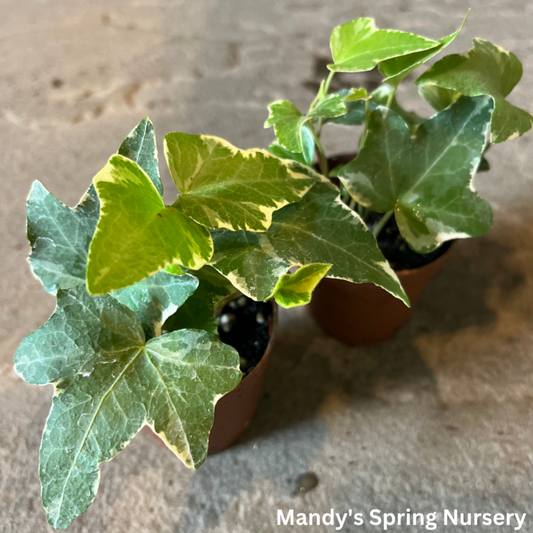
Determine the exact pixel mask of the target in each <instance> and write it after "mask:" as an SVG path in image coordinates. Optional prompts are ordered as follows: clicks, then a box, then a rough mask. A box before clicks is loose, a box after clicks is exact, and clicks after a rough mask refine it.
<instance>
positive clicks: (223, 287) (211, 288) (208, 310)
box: [163, 265, 238, 334]
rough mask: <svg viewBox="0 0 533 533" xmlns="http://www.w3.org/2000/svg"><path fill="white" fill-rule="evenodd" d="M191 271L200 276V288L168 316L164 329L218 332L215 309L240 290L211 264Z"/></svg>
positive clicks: (197, 276)
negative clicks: (192, 329)
mask: <svg viewBox="0 0 533 533" xmlns="http://www.w3.org/2000/svg"><path fill="white" fill-rule="evenodd" d="M191 272H192V274H193V275H194V276H195V277H196V278H198V281H199V286H198V289H196V291H194V293H193V294H192V295H191V296H190V297H189V298H188V299H187V301H186V302H185V303H184V304H183V305H182V306H180V308H179V309H178V310H177V311H176V312H175V313H174V314H173V315H172V316H170V317H169V318H168V320H167V321H166V322H165V323H164V325H163V330H164V331H173V330H175V329H179V328H194V329H203V330H205V331H208V332H209V333H213V334H218V331H217V323H216V319H215V309H216V307H217V305H218V304H219V303H220V302H221V301H222V300H223V299H224V298H227V297H228V296H231V295H232V294H235V293H236V292H238V291H237V289H235V287H233V285H232V284H231V283H230V282H229V281H228V280H227V279H226V278H225V277H224V276H222V275H220V274H219V273H218V272H217V271H216V270H215V269H214V268H212V267H210V266H207V265H206V266H204V267H203V268H202V269H200V270H198V271H191Z"/></svg>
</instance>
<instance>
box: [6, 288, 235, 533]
mask: <svg viewBox="0 0 533 533" xmlns="http://www.w3.org/2000/svg"><path fill="white" fill-rule="evenodd" d="M161 307H162V308H163V307H164V304H161ZM158 320H160V318H159V319H158ZM87 332H90V335H88V333H87ZM15 369H16V371H17V372H18V373H19V374H20V375H21V376H22V377H23V379H25V380H26V381H27V382H29V383H34V384H38V385H44V384H47V383H53V384H54V386H55V388H56V394H55V396H54V398H53V403H52V410H51V412H50V415H49V417H48V420H47V423H46V428H45V431H44V433H43V439H42V444H41V451H40V479H41V484H42V499H43V505H44V507H45V509H46V512H47V519H48V522H49V523H50V524H51V525H52V526H53V527H55V528H59V529H63V528H66V527H68V526H69V525H70V524H71V522H72V521H73V520H74V519H75V518H76V517H77V516H78V515H79V514H81V513H83V512H84V511H85V510H86V509H87V507H88V506H89V505H90V504H91V502H92V501H93V500H94V498H95V495H96V491H97V488H98V483H99V478H100V473H99V468H98V465H99V464H100V463H102V462H103V461H109V460H110V459H112V458H113V457H114V456H115V455H117V454H118V453H119V452H120V451H121V450H122V449H124V447H125V446H126V445H127V444H128V443H129V442H130V441H131V439H132V438H133V437H134V436H135V435H136V433H137V432H138V431H139V430H140V429H141V427H142V426H143V425H145V424H148V425H149V426H150V427H152V428H153V429H154V431H155V432H156V433H158V434H159V435H160V436H161V437H162V438H163V439H164V441H165V442H166V444H167V446H168V447H169V448H170V449H171V450H172V451H173V452H174V453H175V454H176V455H177V456H178V457H179V458H180V459H181V460H182V461H183V462H184V463H185V464H186V465H187V466H189V467H194V468H198V467H199V466H200V465H201V464H202V462H203V461H204V460H205V457H206V455H207V448H208V437H209V431H210V429H211V426H212V423H213V415H214V406H215V403H216V401H217V399H218V398H219V397H220V396H221V395H223V394H225V393H227V392H229V391H230V390H232V389H233V388H235V387H236V386H237V384H238V383H239V380H240V377H241V374H240V371H239V356H238V354H237V352H236V351H235V350H234V349H233V348H231V347H229V346H227V345H225V344H222V343H221V342H220V341H219V340H218V339H217V338H216V337H215V336H213V335H210V334H209V333H207V332H205V331H197V330H188V329H181V330H178V331H174V332H172V333H170V334H168V335H164V336H162V337H157V338H153V339H150V340H149V341H148V342H146V341H145V336H144V332H143V328H142V325H141V323H140V321H139V320H138V319H137V317H136V316H135V314H134V313H133V311H131V310H130V309H129V308H128V307H126V306H124V305H123V304H121V303H120V302H119V301H118V300H116V299H115V298H113V297H112V296H110V295H104V296H102V297H91V296H89V295H88V294H87V293H86V292H85V290H84V288H83V287H77V288H75V289H69V290H63V289H60V290H59V291H58V296H57V308H56V311H55V312H54V314H53V315H52V316H51V318H50V320H49V321H48V322H47V323H46V324H45V325H44V326H42V327H41V328H39V329H38V330H37V331H35V332H34V333H32V334H31V335H29V336H28V337H27V338H26V339H24V340H23V341H22V343H21V345H20V347H19V348H18V350H17V352H16V354H15Z"/></svg>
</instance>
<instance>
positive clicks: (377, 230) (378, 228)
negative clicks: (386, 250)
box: [372, 209, 394, 239]
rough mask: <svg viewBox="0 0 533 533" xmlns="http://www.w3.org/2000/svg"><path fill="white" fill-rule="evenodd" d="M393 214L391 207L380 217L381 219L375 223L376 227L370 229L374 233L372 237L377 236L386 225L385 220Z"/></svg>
mask: <svg viewBox="0 0 533 533" xmlns="http://www.w3.org/2000/svg"><path fill="white" fill-rule="evenodd" d="M393 214H394V210H393V209H391V210H390V211H387V212H386V213H385V214H384V215H383V216H382V217H381V220H380V221H379V222H378V223H377V224H376V227H375V228H374V230H373V231H372V233H373V234H374V237H376V239H377V238H378V235H379V234H380V232H381V230H382V229H383V228H384V227H385V226H386V224H387V222H388V221H389V218H390V217H391V216H392V215H393Z"/></svg>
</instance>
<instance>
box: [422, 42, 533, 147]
mask: <svg viewBox="0 0 533 533" xmlns="http://www.w3.org/2000/svg"><path fill="white" fill-rule="evenodd" d="M521 77H522V64H521V63H520V61H519V60H518V58H517V57H516V56H515V55H514V54H513V53H511V52H507V51H506V50H504V49H503V48H500V47H499V46H495V45H494V44H492V43H490V42H488V41H484V40H483V39H474V47H473V48H471V49H470V50H468V52H465V53H464V54H453V55H449V56H446V57H444V58H442V59H441V60H440V61H437V63H435V64H434V65H433V66H432V67H431V68H430V69H429V70H427V71H426V72H425V73H424V74H422V76H420V77H419V78H418V79H417V80H416V82H415V83H416V84H417V85H436V86H438V87H442V88H444V89H450V90H452V91H457V92H459V93H461V94H463V95H465V96H480V95H487V96H491V97H492V98H493V100H494V113H493V116H492V126H491V142H493V143H501V142H504V141H507V140H509V139H513V138H515V137H518V136H520V135H523V134H524V133H526V132H527V131H529V130H530V129H531V128H532V127H533V116H531V114H530V113H528V112H527V111H524V110H523V109H519V108H518V107H516V106H514V105H512V104H510V103H509V102H508V101H507V100H506V99H505V98H506V97H507V96H508V95H509V93H510V92H511V91H512V90H513V88H514V87H515V85H516V84H517V83H518V82H519V81H520V78H521Z"/></svg>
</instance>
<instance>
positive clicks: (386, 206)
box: [339, 96, 493, 253]
mask: <svg viewBox="0 0 533 533" xmlns="http://www.w3.org/2000/svg"><path fill="white" fill-rule="evenodd" d="M492 110H493V103H492V100H491V99H490V98H488V97H483V96H482V97H477V98H466V97H462V98H460V99H459V100H457V101H456V102H454V103H453V104H452V105H451V106H450V107H448V108H447V109H445V110H444V111H441V112H439V113H437V114H436V115H434V116H433V117H431V118H430V119H429V120H427V121H426V122H424V123H422V124H421V125H420V126H419V127H418V128H417V130H416V134H415V135H413V134H412V132H411V131H410V129H409V126H408V124H407V123H406V122H405V120H404V119H402V118H401V117H400V116H398V115H397V114H396V113H394V112H393V111H390V110H387V109H386V108H383V107H378V108H377V109H376V110H375V111H374V112H373V113H372V116H371V119H370V123H369V127H368V135H367V137H366V141H365V145H364V147H363V148H362V149H361V151H360V153H359V156H358V157H357V159H355V160H354V161H352V162H351V163H349V164H348V165H346V166H345V167H344V169H343V170H341V172H340V173H339V177H340V179H341V181H342V183H343V184H344V185H345V187H346V188H347V190H348V191H349V193H350V195H351V196H352V198H354V199H355V200H356V201H357V202H358V203H360V204H362V205H363V206H365V207H367V208H370V209H372V210H373V211H377V212H378V213H385V212H387V211H390V210H394V213H395V216H396V222H397V223H398V227H399V229H400V233H401V234H402V236H403V238H404V239H405V240H406V241H407V243H408V244H409V246H410V247H411V248H413V250H415V251H417V252H418V253H427V252H430V251H432V250H434V249H435V248H436V247H437V246H439V245H440V244H441V243H443V242H444V241H447V240H450V239H457V238H466V237H474V236H478V235H482V234H484V233H486V232H487V231H488V230H489V228H490V227H491V224H492V211H491V208H490V205H489V204H488V203H487V202H485V201H484V200H482V199H481V198H480V197H479V196H478V195H477V193H476V192H475V191H474V190H473V188H472V179H473V175H474V173H475V171H476V169H477V167H478V165H479V162H480V160H481V156H482V154H483V149H484V147H485V142H486V135H487V132H488V128H489V126H490V120H491V114H492Z"/></svg>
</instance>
